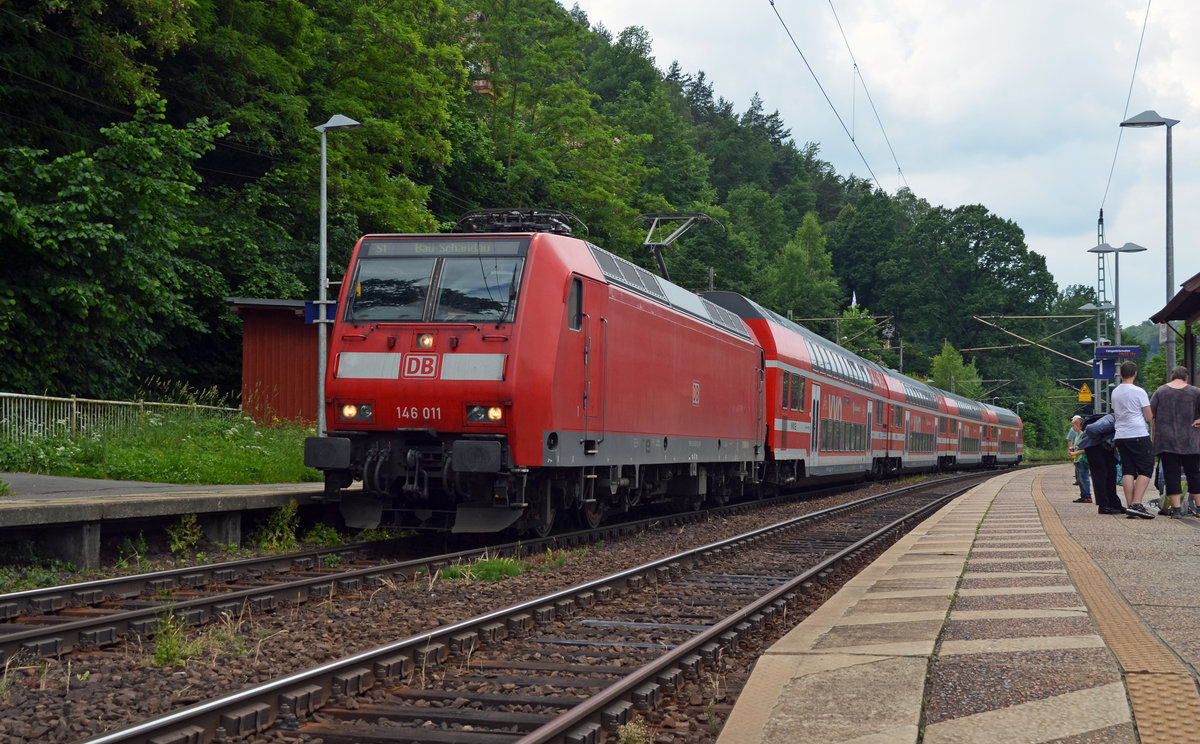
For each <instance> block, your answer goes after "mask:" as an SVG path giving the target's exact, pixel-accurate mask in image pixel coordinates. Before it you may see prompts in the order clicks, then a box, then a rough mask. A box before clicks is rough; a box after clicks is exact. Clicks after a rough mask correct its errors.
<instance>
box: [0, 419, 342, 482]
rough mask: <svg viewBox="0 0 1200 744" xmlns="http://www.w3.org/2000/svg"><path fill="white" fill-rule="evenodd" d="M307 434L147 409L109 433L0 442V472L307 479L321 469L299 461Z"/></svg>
mask: <svg viewBox="0 0 1200 744" xmlns="http://www.w3.org/2000/svg"><path fill="white" fill-rule="evenodd" d="M310 434H311V432H310V431H308V430H306V429H305V428H304V427H303V426H300V425H297V424H290V423H277V424H271V425H268V426H264V425H260V424H256V423H254V422H253V421H252V420H250V419H249V418H246V417H245V416H241V415H237V414H226V415H221V414H213V413H208V412H204V411H192V410H187V409H182V410H179V411H171V412H167V413H161V412H153V413H147V414H146V415H145V416H144V417H143V418H142V419H141V420H140V421H139V423H138V424H137V425H134V426H130V427H126V428H125V429H124V430H122V431H121V432H119V433H116V434H105V435H79V436H75V437H43V438H34V439H27V440H24V441H21V442H0V472H3V471H7V472H26V473H42V474H46V475H69V476H76V477H81V478H107V479H114V480H135V481H149V482H158V483H182V484H195V485H222V484H229V485H236V484H253V483H301V482H314V481H319V480H320V479H321V475H320V473H319V472H318V471H316V470H313V469H311V468H306V467H304V438H305V437H306V436H309V435H310ZM6 490H7V484H3V482H0V493H4V492H5V491H6Z"/></svg>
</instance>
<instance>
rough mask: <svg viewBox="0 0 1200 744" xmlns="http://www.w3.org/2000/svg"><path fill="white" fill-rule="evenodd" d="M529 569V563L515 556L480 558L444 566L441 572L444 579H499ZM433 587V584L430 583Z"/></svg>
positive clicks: (519, 573) (517, 574) (516, 574)
mask: <svg viewBox="0 0 1200 744" xmlns="http://www.w3.org/2000/svg"><path fill="white" fill-rule="evenodd" d="M528 570H529V564H528V563H525V562H524V561H518V560H517V559H515V558H488V557H486V556H485V557H483V558H480V559H479V560H478V561H476V562H475V563H471V564H465V565H464V564H461V563H456V564H454V565H453V566H447V567H445V568H443V569H442V570H441V571H440V572H439V573H440V574H441V577H442V578H443V579H459V580H462V581H499V580H500V579H502V578H504V577H505V576H520V575H521V574H523V573H525V572H526V571H528ZM430 586H431V588H432V584H431V585H430Z"/></svg>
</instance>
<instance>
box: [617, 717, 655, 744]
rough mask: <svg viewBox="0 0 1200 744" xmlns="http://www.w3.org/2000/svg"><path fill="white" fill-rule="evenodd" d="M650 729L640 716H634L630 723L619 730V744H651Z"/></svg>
mask: <svg viewBox="0 0 1200 744" xmlns="http://www.w3.org/2000/svg"><path fill="white" fill-rule="evenodd" d="M652 741H653V739H652V738H651V737H650V728H649V727H648V726H647V725H646V721H645V720H644V719H643V718H642V717H641V716H640V715H636V714H635V715H634V717H633V719H632V720H630V721H629V723H627V724H625V725H624V726H621V727H620V728H618V729H617V744H650V742H652Z"/></svg>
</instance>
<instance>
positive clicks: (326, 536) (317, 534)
mask: <svg viewBox="0 0 1200 744" xmlns="http://www.w3.org/2000/svg"><path fill="white" fill-rule="evenodd" d="M301 539H302V540H303V541H304V543H306V544H308V545H316V546H318V547H323V548H328V547H337V546H338V545H345V544H346V539H345V538H344V537H342V533H340V532H338V531H337V528H336V527H330V526H329V525H325V524H316V525H313V527H312V529H310V530H309V531H308V532H306V533H304V537H303V538H301Z"/></svg>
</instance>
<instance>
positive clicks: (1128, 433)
mask: <svg viewBox="0 0 1200 744" xmlns="http://www.w3.org/2000/svg"><path fill="white" fill-rule="evenodd" d="M1137 373H1138V367H1137V363H1136V362H1122V363H1121V384H1120V385H1117V386H1116V388H1114V389H1113V393H1112V410H1113V417H1114V418H1115V419H1116V428H1117V431H1116V434H1115V440H1114V441H1115V442H1116V445H1117V451H1118V453H1120V455H1121V486H1122V487H1123V488H1124V489H1125V500H1126V501H1127V502H1128V504H1127V506H1126V507H1125V511H1126V513H1127V514H1129V516H1130V518H1134V517H1140V518H1141V519H1154V514H1153V513H1152V512H1150V511H1147V510H1146V507H1145V506H1143V505H1142V497H1143V496H1145V495H1146V488H1147V487H1148V486H1149V485H1150V479H1151V478H1153V477H1154V446H1153V445H1152V444H1151V443H1150V422H1151V421H1153V420H1154V413H1153V412H1151V410H1150V396H1148V395H1146V391H1145V390H1143V389H1142V388H1140V387H1138V386H1137V385H1136V384H1134V380H1136V379H1137Z"/></svg>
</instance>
